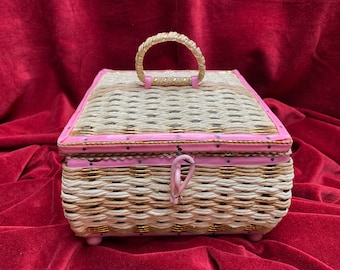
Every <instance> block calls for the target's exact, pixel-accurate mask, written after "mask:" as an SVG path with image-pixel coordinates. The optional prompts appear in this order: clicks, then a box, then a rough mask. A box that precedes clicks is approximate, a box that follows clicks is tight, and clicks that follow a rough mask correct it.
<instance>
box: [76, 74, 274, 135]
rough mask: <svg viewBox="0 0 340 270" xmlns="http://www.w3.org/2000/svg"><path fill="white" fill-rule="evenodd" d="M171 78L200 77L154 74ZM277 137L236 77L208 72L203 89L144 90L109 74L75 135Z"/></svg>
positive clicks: (121, 76) (132, 78) (123, 77)
mask: <svg viewBox="0 0 340 270" xmlns="http://www.w3.org/2000/svg"><path fill="white" fill-rule="evenodd" d="M149 73H150V74H151V75H157V74H161V75H162V76H169V77H171V76H172V75H173V74H176V75H178V76H181V75H183V76H184V75H188V74H189V75H192V74H194V73H195V72H175V73H174V72H172V71H168V72H158V73H157V72H149ZM175 132H186V133H195V132H201V133H225V134H275V133H277V129H276V127H275V125H274V123H273V122H272V121H271V119H270V118H269V117H268V116H267V114H266V112H264V111H263V110H262V108H261V107H260V104H259V103H258V101H257V100H256V99H255V97H254V96H253V95H252V94H251V93H250V92H249V90H248V89H247V88H246V87H245V86H244V85H243V84H242V83H241V82H240V81H239V79H238V78H237V77H236V75H235V74H234V73H233V72H228V71H221V72H207V73H206V75H205V81H204V82H203V83H202V84H201V85H200V87H199V89H198V90H197V89H193V88H192V87H191V86H186V87H171V86H169V87H157V86H153V87H152V88H151V89H148V90H146V89H144V88H143V86H142V85H141V84H140V83H139V82H138V79H137V77H136V74H135V73H134V72H108V73H106V74H105V75H104V76H103V77H102V78H101V80H100V81H99V83H98V84H97V85H96V86H95V88H94V89H93V91H92V92H91V94H90V96H89V98H88V101H87V104H86V105H85V108H84V111H83V112H82V114H81V116H80V118H79V119H78V121H77V122H76V123H75V126H74V128H73V129H72V132H71V135H73V136H78V135H103V134H134V133H138V134H140V133H175Z"/></svg>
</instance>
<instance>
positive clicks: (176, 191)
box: [170, 155, 195, 204]
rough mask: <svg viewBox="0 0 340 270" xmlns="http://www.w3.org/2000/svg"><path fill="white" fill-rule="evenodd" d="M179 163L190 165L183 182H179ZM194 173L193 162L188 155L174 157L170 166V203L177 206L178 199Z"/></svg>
mask: <svg viewBox="0 0 340 270" xmlns="http://www.w3.org/2000/svg"><path fill="white" fill-rule="evenodd" d="M181 161H186V162H188V163H190V169H189V172H188V174H187V176H186V177H185V179H184V181H181V164H180V162H181ZM194 172H195V161H194V159H193V158H192V157H191V156H189V155H180V156H178V157H176V158H175V159H174V161H173V163H172V165H171V180H170V202H171V203H174V204H178V202H179V197H180V195H181V193H182V191H183V190H184V189H185V187H186V186H187V185H188V183H189V180H190V179H191V178H192V176H193V174H194Z"/></svg>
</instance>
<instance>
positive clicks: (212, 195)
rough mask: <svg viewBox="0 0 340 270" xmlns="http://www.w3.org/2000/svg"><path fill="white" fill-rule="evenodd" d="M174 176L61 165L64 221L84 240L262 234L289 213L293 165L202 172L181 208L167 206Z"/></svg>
mask: <svg viewBox="0 0 340 270" xmlns="http://www.w3.org/2000/svg"><path fill="white" fill-rule="evenodd" d="M185 170H186V169H185V168H183V169H182V171H183V174H186V172H185ZM169 175H170V166H136V167H124V168H111V167H108V168H70V167H67V165H66V164H64V167H63V178H62V182H63V183H62V200H63V207H64V210H65V216H66V217H67V219H68V220H69V222H70V224H71V227H72V229H73V230H74V232H75V233H76V234H77V235H79V236H87V235H89V234H91V233H112V234H122V235H124V234H131V233H156V234H163V233H172V232H191V233H215V232H227V233H228V232H235V233H237V232H245V231H251V230H255V231H260V232H263V233H265V232H268V231H270V230H271V229H272V228H273V227H274V226H275V225H276V224H277V223H278V222H279V221H280V220H281V218H282V217H283V216H284V215H285V214H286V213H287V211H288V207H289V205H290V198H291V188H292V179H293V164H292V161H289V162H287V163H282V164H278V165H266V166H222V167H206V166H199V165H197V166H196V170H195V174H194V176H193V178H192V179H191V180H190V182H189V184H188V186H187V187H186V189H185V190H184V192H183V193H182V198H181V200H180V204H178V205H175V204H171V203H170V201H169V198H170V187H169Z"/></svg>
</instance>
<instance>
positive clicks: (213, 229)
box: [77, 224, 270, 236]
mask: <svg viewBox="0 0 340 270" xmlns="http://www.w3.org/2000/svg"><path fill="white" fill-rule="evenodd" d="M269 231H270V229H269V228H267V227H264V226H262V225H255V224H249V225H246V226H241V227H237V228H232V227H230V226H228V225H224V224H212V225H210V226H209V227H208V228H195V227H194V226H192V225H180V224H176V225H173V226H172V227H171V228H169V229H164V230H160V229H158V228H153V227H151V226H148V225H136V226H134V227H132V228H131V229H129V230H120V229H117V228H112V227H110V226H98V227H90V228H87V229H86V230H85V231H84V232H82V233H77V235H78V236H87V235H89V234H100V233H107V234H110V233H112V234H122V235H124V234H131V233H132V234H133V233H136V234H141V233H142V234H144V233H146V234H147V233H154V234H167V233H194V234H211V233H244V232H261V233H267V232H269Z"/></svg>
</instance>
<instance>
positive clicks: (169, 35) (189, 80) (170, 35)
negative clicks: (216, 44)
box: [135, 32, 205, 88]
mask: <svg viewBox="0 0 340 270" xmlns="http://www.w3.org/2000/svg"><path fill="white" fill-rule="evenodd" d="M167 41H175V42H178V43H180V44H183V45H184V46H186V47H187V48H188V49H189V50H190V51H191V52H192V54H193V55H194V56H195V58H196V60H197V63H198V74H197V75H196V76H192V77H154V78H152V77H151V76H146V75H145V74H144V70H143V69H144V68H143V60H144V56H145V54H146V52H147V51H148V50H149V49H150V48H151V47H152V46H153V45H156V44H158V43H163V42H167ZM135 68H136V72H137V77H138V79H139V80H140V81H141V82H142V83H144V87H145V88H150V87H151V85H157V86H187V85H192V87H193V88H198V84H199V83H200V82H201V81H202V80H203V78H204V74H205V59H204V56H203V55H202V52H201V50H200V48H199V47H197V45H196V43H195V42H194V41H192V40H190V39H189V38H188V37H187V36H185V35H183V34H179V33H177V32H164V33H159V34H157V35H155V36H152V37H149V38H147V39H146V40H145V41H144V42H143V43H142V44H141V45H140V46H139V47H138V50H137V54H136V58H135Z"/></svg>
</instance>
